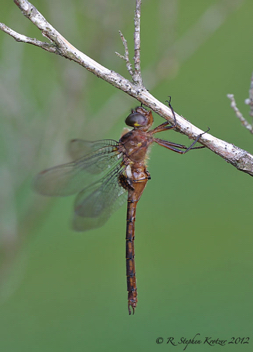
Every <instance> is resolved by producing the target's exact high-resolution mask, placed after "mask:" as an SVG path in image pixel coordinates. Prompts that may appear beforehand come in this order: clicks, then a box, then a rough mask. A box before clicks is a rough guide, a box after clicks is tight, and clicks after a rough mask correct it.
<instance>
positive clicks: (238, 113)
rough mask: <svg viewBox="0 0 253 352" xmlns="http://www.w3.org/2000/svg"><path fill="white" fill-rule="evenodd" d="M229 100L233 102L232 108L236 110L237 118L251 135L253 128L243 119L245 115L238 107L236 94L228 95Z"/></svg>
mask: <svg viewBox="0 0 253 352" xmlns="http://www.w3.org/2000/svg"><path fill="white" fill-rule="evenodd" d="M227 97H228V99H229V100H230V101H231V108H232V109H233V110H234V112H235V115H236V117H238V119H239V120H240V121H241V123H242V125H243V126H244V127H245V128H247V130H249V131H250V132H251V133H253V127H252V126H251V125H250V124H249V123H248V121H247V120H246V119H245V118H244V117H243V114H242V113H241V111H240V110H239V109H238V107H237V106H236V102H235V98H234V94H227Z"/></svg>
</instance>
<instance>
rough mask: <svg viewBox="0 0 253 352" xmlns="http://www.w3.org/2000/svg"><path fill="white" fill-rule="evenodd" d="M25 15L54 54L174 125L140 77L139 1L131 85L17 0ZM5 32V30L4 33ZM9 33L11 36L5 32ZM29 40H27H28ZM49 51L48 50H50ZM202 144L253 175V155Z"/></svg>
mask: <svg viewBox="0 0 253 352" xmlns="http://www.w3.org/2000/svg"><path fill="white" fill-rule="evenodd" d="M15 3H16V4H17V5H18V7H19V8H20V10H21V11H22V13H23V14H24V16H26V17H27V18H28V19H29V20H30V21H31V22H32V23H34V24H35V25H36V26H37V27H38V28H39V29H40V30H41V32H42V34H43V35H44V36H45V37H46V38H48V39H49V40H50V42H51V44H48V45H49V46H50V45H51V46H54V47H55V48H56V49H55V51H53V52H55V53H57V54H58V55H61V56H63V57H65V58H67V59H69V60H73V61H75V62H77V63H78V64H79V65H82V66H83V67H85V68H86V69H87V70H89V71H91V72H92V73H94V74H95V75H96V76H98V77H100V78H102V79H103V80H105V81H106V82H108V83H110V84H112V85H113V86H114V87H116V88H118V89H120V90H122V91H124V92H126V93H127V94H129V95H130V96H132V97H134V98H135V99H137V100H138V101H139V102H141V103H142V104H143V105H145V106H147V107H149V108H150V109H151V110H153V111H154V112H156V113H158V114H159V115H160V116H162V117H164V118H165V119H166V120H168V121H169V122H170V123H171V124H173V122H174V116H173V114H172V111H171V110H170V108H169V107H168V106H166V105H164V104H163V103H161V102H160V101H158V100H157V99H156V98H155V97H154V96H152V95H151V94H150V93H149V92H148V91H147V90H146V88H145V87H144V86H143V85H142V80H141V75H140V5H141V1H140V0H136V16H135V38H136V39H135V74H136V77H137V78H136V80H134V83H132V82H130V81H129V80H127V79H126V78H124V77H122V76H121V75H119V74H118V73H116V72H114V71H111V70H109V69H107V68H105V67H104V66H102V65H100V64H99V63H97V62H96V61H94V60H92V59H91V58H89V57H88V56H87V55H85V54H84V53H82V52H81V51H79V50H78V49H76V48H75V47H74V46H73V45H71V44H70V43H69V42H68V41H67V40H66V39H65V38H64V37H63V36H62V35H61V34H60V33H59V32H57V30H56V29H55V28H54V27H53V26H51V25H50V23H48V22H47V21H46V19H45V18H44V17H43V16H42V15H41V14H40V12H39V11H38V10H37V9H36V8H35V7H34V6H33V5H32V4H31V3H29V1H27V0H15ZM3 28H6V26H5V25H4V24H0V29H2V30H3ZM5 32H6V31H5ZM6 33H7V34H10V33H8V32H6ZM12 36H13V38H15V39H16V40H18V41H23V42H27V41H26V40H22V39H25V38H22V35H20V34H18V33H16V32H14V31H12ZM26 38H27V37H26ZM29 43H30V44H34V45H36V46H39V47H41V48H42V49H44V50H47V49H48V47H46V46H45V44H44V43H42V45H39V41H36V43H35V42H33V40H30V41H29ZM47 51H48V50H47ZM175 116H176V120H177V130H178V131H180V132H181V133H183V134H185V135H187V136H188V137H189V138H191V139H196V138H197V137H198V136H199V135H200V134H201V133H203V131H202V130H200V129H199V128H198V127H196V126H194V125H192V124H191V123H190V122H189V121H187V120H185V119H184V118H183V117H182V116H180V115H178V114H176V113H175ZM199 142H200V143H202V144H203V145H205V146H206V147H207V148H209V149H210V150H212V151H213V152H215V153H216V154H218V155H220V156H221V157H222V158H223V159H224V160H226V161H227V162H229V163H230V164H232V165H233V166H235V167H236V168H237V169H238V170H241V171H244V172H246V173H248V174H249V175H251V176H253V155H251V154H249V153H248V152H246V151H244V150H242V149H240V148H238V147H236V146H234V145H233V144H230V143H227V142H225V141H223V140H221V139H218V138H215V137H213V136H212V135H210V134H208V133H205V134H204V135H202V137H201V138H200V139H199Z"/></svg>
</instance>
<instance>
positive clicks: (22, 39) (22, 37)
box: [0, 23, 57, 54]
mask: <svg viewBox="0 0 253 352" xmlns="http://www.w3.org/2000/svg"><path fill="white" fill-rule="evenodd" d="M0 29H1V30H2V31H3V32H5V33H6V34H9V35H10V36H11V37H12V38H14V39H15V40H16V41H17V42H23V43H28V44H33V45H35V46H39V47H40V48H42V49H44V50H46V51H49V52H50V53H54V54H57V48H56V46H55V45H53V44H49V43H46V42H41V41H40V40H37V39H35V38H30V37H27V36H26V35H23V34H19V33H17V32H15V31H14V30H12V29H11V28H9V27H7V26H6V25H5V24H3V23H0Z"/></svg>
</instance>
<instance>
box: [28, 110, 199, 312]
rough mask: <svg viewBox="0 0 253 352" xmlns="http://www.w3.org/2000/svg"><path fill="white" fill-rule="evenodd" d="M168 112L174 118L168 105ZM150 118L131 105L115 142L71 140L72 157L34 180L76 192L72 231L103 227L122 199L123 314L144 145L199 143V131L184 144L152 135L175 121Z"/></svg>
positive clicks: (45, 189) (48, 192)
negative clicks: (124, 208)
mask: <svg viewBox="0 0 253 352" xmlns="http://www.w3.org/2000/svg"><path fill="white" fill-rule="evenodd" d="M170 107H171V106H170ZM171 109H172V107H171ZM172 112H173V116H174V119H175V122H176V118H175V113H174V111H173V109H172ZM153 122H154V118H153V115H152V112H151V111H150V110H146V109H145V108H144V107H143V106H138V107H136V108H135V109H132V110H131V113H130V114H129V115H128V116H127V118H126V120H125V123H126V125H127V126H129V127H132V129H131V130H129V129H128V130H127V131H125V132H124V133H123V134H122V136H121V138H120V140H119V141H116V140H113V139H105V140H98V141H94V142H91V141H86V140H82V139H74V140H72V141H70V143H69V146H68V150H69V154H70V156H71V159H72V161H71V162H68V163H66V164H63V165H58V166H55V167H51V168H49V169H46V170H44V171H42V172H40V173H39V174H38V175H37V176H36V177H35V179H34V189H35V191H36V192H38V193H39V194H41V195H44V196H61V197H63V196H70V195H74V194H76V193H77V196H76V198H75V201H74V214H73V219H72V227H73V229H74V230H76V231H88V230H91V229H94V228H98V227H101V226H103V225H104V224H105V222H106V221H107V220H108V219H109V217H110V216H111V215H112V214H113V212H114V211H116V210H117V209H118V208H119V207H120V206H121V205H122V204H124V203H126V201H127V219H126V276H127V291H128V312H129V315H131V313H133V314H134V312H135V309H136V306H137V285H136V270H135V251H134V239H135V219H136V206H137V203H138V201H139V200H140V198H141V195H142V193H143V191H144V189H145V187H146V185H147V182H148V180H150V173H149V172H148V170H147V159H148V152H149V150H150V146H151V145H152V144H153V143H157V144H158V145H160V146H162V147H165V148H167V149H169V150H171V151H174V152H176V153H179V154H185V153H187V152H188V151H189V150H191V149H200V148H204V146H197V147H194V146H195V144H196V143H197V142H198V140H199V138H200V137H201V136H202V134H203V133H202V134H200V135H199V136H198V137H197V138H196V139H195V140H194V142H193V143H192V144H191V145H190V146H189V147H186V146H185V145H182V144H177V143H173V142H169V141H166V140H162V139H159V138H156V137H155V136H154V135H155V134H156V133H159V132H163V131H167V130H171V129H175V128H176V124H170V123H169V122H168V121H166V122H164V123H162V124H161V125H159V126H158V127H156V128H154V129H151V126H152V125H153ZM204 133H205V132H204Z"/></svg>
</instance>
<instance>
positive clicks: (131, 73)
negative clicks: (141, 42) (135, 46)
mask: <svg viewBox="0 0 253 352" xmlns="http://www.w3.org/2000/svg"><path fill="white" fill-rule="evenodd" d="M119 35H120V38H121V40H122V43H123V45H124V48H125V55H124V56H123V55H120V54H119V53H117V52H115V54H116V55H118V56H119V57H120V58H121V59H123V60H125V61H126V67H127V71H128V72H129V74H130V75H131V76H132V77H133V75H134V72H133V70H132V65H131V62H130V60H129V51H128V46H127V40H126V39H125V37H124V36H123V34H122V33H121V31H119Z"/></svg>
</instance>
